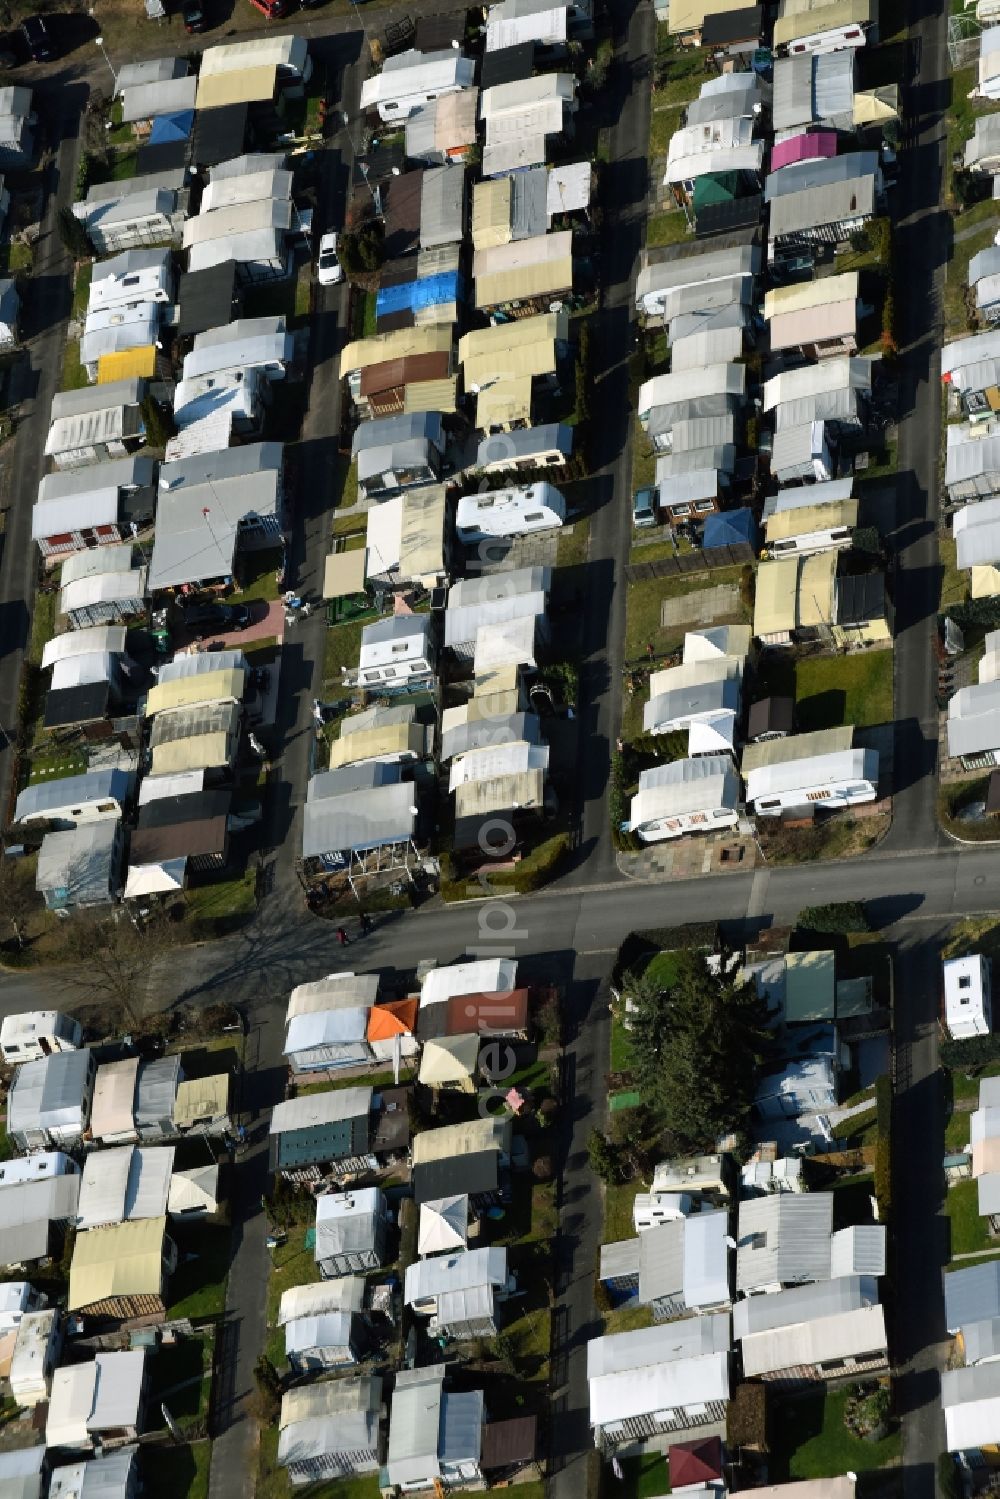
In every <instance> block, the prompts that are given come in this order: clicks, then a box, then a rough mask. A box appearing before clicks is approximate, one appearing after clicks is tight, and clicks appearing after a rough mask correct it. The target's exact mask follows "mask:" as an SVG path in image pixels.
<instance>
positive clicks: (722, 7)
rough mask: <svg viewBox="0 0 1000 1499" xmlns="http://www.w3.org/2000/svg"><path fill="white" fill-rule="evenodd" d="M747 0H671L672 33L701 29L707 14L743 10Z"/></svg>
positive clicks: (670, 24) (668, 24)
mask: <svg viewBox="0 0 1000 1499" xmlns="http://www.w3.org/2000/svg"><path fill="white" fill-rule="evenodd" d="M745 5H746V0H670V11H669V14H668V16H667V27H668V29H669V30H670V32H671V34H672V35H675V36H676V35H678V34H683V33H684V32H686V31H700V30H701V28H702V27H703V26H704V24H705V17H706V16H707V15H713V16H720V15H726V14H728V12H729V11H733V10H743V9H744V7H745Z"/></svg>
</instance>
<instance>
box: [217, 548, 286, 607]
mask: <svg viewBox="0 0 1000 1499" xmlns="http://www.w3.org/2000/svg"><path fill="white" fill-rule="evenodd" d="M282 556H283V553H282V549H281V547H268V549H267V550H266V551H263V552H247V553H246V554H245V558H244V562H243V572H244V577H245V581H244V583H243V586H242V588H240V589H239V590H238V591H237V592H236V593H234V594H232V595H231V596H230V598H229V599H228V600H227V602H228V603H234V604H252V603H256V602H258V601H260V600H263V601H264V602H265V603H268V604H271V603H273V602H274V601H275V599H276V598H277V597H278V579H277V573H278V569H279V568H280V567H281V561H282Z"/></svg>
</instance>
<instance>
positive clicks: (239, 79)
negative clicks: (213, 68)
mask: <svg viewBox="0 0 1000 1499" xmlns="http://www.w3.org/2000/svg"><path fill="white" fill-rule="evenodd" d="M277 84H278V69H277V68H276V67H272V66H270V65H267V64H265V65H264V66H259V67H255V68H235V69H233V71H232V72H229V73H210V74H209V75H208V76H207V77H205V76H204V75H203V76H202V77H200V78H199V79H198V97H197V99H196V101H195V108H196V109H219V108H220V107H221V106H222V105H224V104H259V103H260V102H261V100H266V99H273V98H274V91H275V89H276V88H277Z"/></svg>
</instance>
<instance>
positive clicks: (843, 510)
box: [764, 500, 858, 543]
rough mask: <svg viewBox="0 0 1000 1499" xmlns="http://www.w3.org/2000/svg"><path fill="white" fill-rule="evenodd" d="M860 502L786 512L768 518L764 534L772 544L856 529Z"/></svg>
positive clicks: (838, 501)
mask: <svg viewBox="0 0 1000 1499" xmlns="http://www.w3.org/2000/svg"><path fill="white" fill-rule="evenodd" d="M857 523H858V501H857V500H837V501H835V502H834V503H833V504H832V505H802V506H801V507H800V508H799V509H797V510H783V511H782V512H781V513H780V515H771V516H768V518H767V520H766V521H765V522H764V530H765V533H766V535H767V539H768V542H769V543H774V542H776V541H788V540H789V539H790V538H792V537H794V536H807V535H808V534H809V532H810V531H836V530H839V529H840V527H841V526H856V525H857Z"/></svg>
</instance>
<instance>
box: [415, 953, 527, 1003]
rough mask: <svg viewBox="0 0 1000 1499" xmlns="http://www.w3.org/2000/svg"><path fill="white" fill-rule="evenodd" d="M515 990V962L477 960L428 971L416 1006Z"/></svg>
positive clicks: (511, 960)
mask: <svg viewBox="0 0 1000 1499" xmlns="http://www.w3.org/2000/svg"><path fill="white" fill-rule="evenodd" d="M516 987H517V963H516V961H515V960H514V959H513V958H480V959H478V960H477V961H475V962H471V963H452V964H451V965H449V966H448V967H446V968H432V969H431V970H430V971H429V972H428V973H427V974H425V976H424V981H423V984H422V986H421V990H420V1007H421V1009H423V1008H424V1007H425V1006H426V1005H434V1004H442V1003H444V1002H445V1001H446V1000H449V999H452V998H453V997H454V996H455V995H459V994H499V993H506V992H508V991H510V990H511V989H515V988H516Z"/></svg>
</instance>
